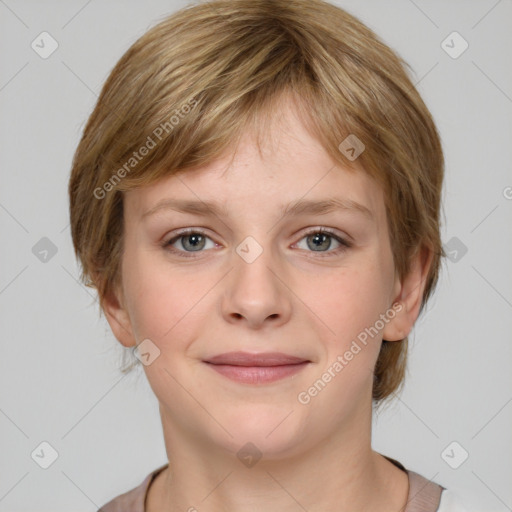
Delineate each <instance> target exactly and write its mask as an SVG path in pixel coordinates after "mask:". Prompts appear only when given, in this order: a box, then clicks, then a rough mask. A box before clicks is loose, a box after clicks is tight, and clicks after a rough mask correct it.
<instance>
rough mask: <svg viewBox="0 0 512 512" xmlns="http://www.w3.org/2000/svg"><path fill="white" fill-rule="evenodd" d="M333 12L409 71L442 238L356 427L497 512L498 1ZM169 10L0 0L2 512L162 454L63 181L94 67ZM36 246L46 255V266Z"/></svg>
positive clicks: (507, 505) (508, 298)
mask: <svg viewBox="0 0 512 512" xmlns="http://www.w3.org/2000/svg"><path fill="white" fill-rule="evenodd" d="M333 3H334V2H333ZM336 3H337V4H338V5H340V6H341V7H344V8H346V9H347V10H348V11H349V12H351V13H353V14H355V15H356V16H358V17H359V18H360V19H361V20H362V21H363V22H365V23H367V24H368V25H369V26H370V27H371V28H372V29H374V30H375V31H376V32H377V33H378V34H379V35H380V36H381V37H382V38H383V39H384V40H385V41H386V42H387V43H388V44H389V45H390V46H391V47H392V48H394V49H395V50H396V51H398V52H399V54H400V55H401V56H403V57H404V58H405V60H406V61H408V62H409V63H410V64H411V65H412V67H413V69H414V70H415V73H416V76H415V82H417V83H418V88H419V91H420V93H421V94H422V96H423V98H424V99H425V102H426V103H427V106H428V107H429V108H430V109H431V111H432V113H433V115H434V118H435V120H436V123H437V125H438V127H439V130H440V133H441V136H442V139H443V145H444V149H445V155H446V164H447V167H446V168H447V176H446V183H445V192H444V205H445V207H444V212H445V219H446V220H445V223H444V225H443V238H444V241H445V242H446V243H447V244H448V248H449V249H450V250H453V249H455V250H457V251H458V252H457V260H456V261H449V260H447V262H446V264H445V266H444V269H443V273H442V276H441V283H440V285H439V287H438V289H437V292H436V294H435V296H434V297H433V300H432V301H431V302H430V305H429V307H428V308H427V310H426V311H425V313H424V314H423V316H422V317H421V319H420V320H419V321H418V323H417V326H416V328H415V333H414V336H413V337H412V342H411V353H410V359H409V375H408V380H407V383H406V386H405V390H404V392H403V394H402V395H401V396H400V398H399V399H398V400H396V401H395V402H394V404H393V405H391V406H390V407H388V408H387V409H385V410H383V411H382V412H381V413H379V414H378V415H377V416H376V417H375V423H374V448H375V449H376V450H378V451H380V452H381V453H384V454H386V455H389V456H391V457H394V458H396V459H398V460H400V461H401V462H402V463H403V464H404V465H405V466H406V467H408V468H409V469H412V470H414V471H417V472H419V473H421V474H423V475H424V476H426V477H427V478H432V479H434V480H435V481H437V482H439V483H441V484H443V485H444V486H446V487H448V488H450V489H452V490H453V491H454V492H456V493H458V494H461V495H462V497H463V500H464V502H466V503H467V504H468V505H470V504H472V505H473V506H474V507H475V508H476V509H480V510H486V511H505V510H512V486H511V485H510V483H511V482H512V466H511V464H510V460H512V441H511V436H510V433H511V432H512V429H511V426H512V425H511V424H512V404H511V402H512V385H511V384H512V372H511V371H510V364H511V362H512V343H511V331H512V314H511V313H512V271H511V266H510V261H511V253H512V229H510V227H511V222H510V221H511V213H512V200H511V199H510V198H511V197H512V189H511V188H507V187H512V173H511V161H512V149H511V146H512V121H511V119H512V116H511V114H512V71H511V62H510V52H511V49H512V48H511V46H512V44H511V43H512V36H511V34H512V31H511V30H510V29H511V21H510V20H512V2H511V1H510V0H500V1H496V0H479V1H476V0H474V1H462V0H460V1H454V0H451V1H440V0H438V1H429V2H427V1H420V0H416V1H414V2H413V1H412V0H393V1H387V2H382V1H377V0H374V1H369V0H365V1H360V2H358V1H356V0H351V1H349V0H346V1H345V0H343V1H341V0H340V1H338V2H336ZM183 5H185V2H181V1H163V0H151V1H148V2H135V1H133V0H131V1H123V2H121V1H120V0H118V1H114V0H107V1H103V2H100V1H99V0H92V1H89V2H86V1H68V2H57V1H46V2H36V1H16V0H0V51H1V61H0V112H1V116H0V173H1V177H0V180H1V181H0V184H1V187H0V227H1V234H2V243H1V246H0V254H1V265H0V319H1V344H2V356H1V358H0V433H1V436H0V449H1V455H0V511H1V512H3V511H28V510H35V509H36V508H37V510H39V511H41V512H43V511H52V512H56V511H61V510H62V511H64V510H77V511H78V510H81V511H95V510H96V509H97V508H98V507H99V506H100V505H102V504H104V503H105V502H106V501H108V500H109V499H111V498H112V497H113V496H115V495H118V494H120V493H121V492H124V491H126V490H128V489H130V488H132V487H134V486H135V485H138V484H139V483H140V482H141V481H142V479H143V478H144V477H145V476H146V475H147V474H148V473H149V472H150V471H152V470H153V469H155V468H156V467H157V466H159V465H161V464H164V463H165V462H166V460H167V459H166V454H165V448H164V444H163V438H162V431H161V426H160V418H159V416H158V407H157V401H156V398H155V397H154V396H153V393H152V391H151V389H150V388H149V385H148V384H147V382H146V380H145V376H144V374H143V372H142V370H141V369H140V367H139V368H138V369H137V371H136V373H134V374H132V375H130V376H123V375H122V374H121V373H120V372H119V371H118V369H117V366H118V364H119V358H120V355H121V352H122V350H123V349H122V348H121V346H120V344H118V342H117V341H116V340H115V339H114V337H113V335H112V334H111V332H110V330H109V328H108V325H107V323H106V321H105V320H104V319H103V318H101V317H99V316H98V307H97V303H96V302H95V297H96V296H95V294H94V293H93V292H92V291H91V290H89V289H86V288H85V287H83V286H82V285H81V284H80V283H79V282H78V281H77V278H78V267H77V265H76V262H75V259H74V255H73V251H72V246H71V239H70V231H69V224H68V202H67V181H68V175H69V170H70V164H71V159H72V156H73V153H74V150H75V147H76V144H77V143H78V140H79V137H80V134H81V130H82V129H83V126H84V123H85V121H86V119H87V117H88V115H89V113H90V112H91V110H92V108H93V105H94V103H95V101H96V99H97V95H98V93H99V91H100V88H101V85H102V84H103V82H104V80H105V79H106V77H107V75H108V73H109V71H110V70H111V69H112V67H113V66H114V64H115V63H116V62H117V60H118V59H119V58H120V57H121V55H122V54H123V53H124V51H125V50H126V49H127V48H128V46H129V45H130V44H131V43H132V42H133V41H135V39H137V38H138V37H139V36H141V35H142V34H143V33H144V32H145V31H146V30H147V29H148V28H149V27H150V26H153V25H154V24H155V23H156V22H157V21H158V20H160V19H162V18H163V17H164V16H165V15H167V14H170V13H171V12H173V11H175V10H176V9H178V8H179V7H181V6H183ZM43 31H47V32H49V33H50V34H51V35H52V37H53V38H54V39H55V40H56V41H57V42H58V45H59V46H58V49H57V50H56V51H55V52H54V53H53V54H52V55H51V56H50V57H48V58H47V59H43V58H41V57H40V56H39V55H38V54H37V53H36V52H35V51H34V50H33V49H32V48H31V43H32V41H33V40H36V41H37V37H38V35H39V34H40V33H41V32H43ZM453 31H457V32H459V33H460V34H461V36H462V37H463V38H464V39H465V40H466V41H467V42H468V43H469V48H468V49H467V50H466V51H465V52H464V53H462V55H460V56H459V57H458V58H456V59H454V58H452V57H451V56H449V55H448V54H447V53H446V52H445V50H444V49H443V47H442V46H441V43H442V41H443V40H445V39H446V37H447V36H448V35H449V34H451V33H452V32H453ZM448 41H450V40H448ZM449 44H450V45H451V46H454V50H457V49H460V48H461V46H460V41H458V42H457V41H455V42H454V43H451V42H449ZM43 237H47V238H48V239H49V240H51V242H52V244H54V245H55V248H56V250H57V252H56V253H55V254H54V255H52V253H51V252H49V253H48V255H47V256H46V259H47V261H46V262H44V261H41V260H40V259H39V257H42V253H38V252H37V249H39V250H41V247H40V246H36V244H37V243H38V242H39V241H40V239H41V238H43ZM453 237H456V239H457V240H455V241H454V240H453ZM450 240H451V241H450ZM39 243H40V244H43V248H44V244H48V242H47V241H43V242H39ZM457 244H458V248H457ZM461 244H464V246H465V247H466V248H467V253H466V254H463V252H462V251H461V250H460V248H461V247H462V245H461ZM34 246H36V249H34V251H35V252H36V254H34V253H33V247H34ZM37 254H39V257H37ZM454 255H455V253H454ZM43 441H46V442H48V443H50V445H51V446H53V447H54V449H55V450H56V451H57V452H58V458H57V460H56V461H55V462H54V463H53V464H52V465H51V466H50V467H49V468H48V469H42V468H41V467H40V466H39V465H38V464H36V462H35V460H34V459H36V457H35V456H34V459H33V458H32V457H31V454H32V453H33V452H34V450H36V449H37V448H38V447H39V445H40V443H41V442H43ZM453 441H456V442H457V443H459V445H460V446H461V447H462V448H463V449H464V450H466V451H467V452H468V453H469V457H468V459H467V460H466V461H465V462H464V463H463V464H462V465H460V467H458V468H457V469H452V468H451V467H450V466H449V465H448V464H447V463H446V462H445V460H444V459H443V458H442V456H441V454H442V452H443V451H444V450H445V448H446V447H447V446H448V445H449V444H450V443H452V442H453ZM36 451H37V450H36ZM48 453H49V452H48V451H46V452H45V456H47V455H48ZM448 453H449V454H450V456H451V459H450V460H451V461H453V460H455V461H457V460H458V459H460V456H461V453H462V452H461V448H459V447H456V449H455V450H454V451H453V452H451V451H450V450H448ZM445 459H446V456H445ZM452 463H453V462H452ZM333 477H334V476H333Z"/></svg>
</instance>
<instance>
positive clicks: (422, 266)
mask: <svg viewBox="0 0 512 512" xmlns="http://www.w3.org/2000/svg"><path fill="white" fill-rule="evenodd" d="M433 255H434V253H433V252H432V250H431V249H429V248H428V247H422V248H421V249H419V250H418V251H417V252H416V254H415V255H414V256H413V258H412V260H411V265H410V269H409V272H408V273H407V275H406V276H404V278H403V279H402V280H400V279H399V278H398V277H397V278H396V283H395V299H394V301H393V304H394V306H393V310H394V311H395V313H396V314H395V316H394V317H393V318H392V319H391V320H390V321H389V322H388V323H387V324H386V326H385V327H384V330H383V332H382V339H383V340H387V341H401V340H403V339H404V338H405V337H406V336H408V335H409V333H410V332H411V330H412V327H413V325H414V323H415V322H416V319H417V318H418V315H419V313H420V308H421V301H422V298H423V292H424V291H425V286H426V281H427V275H428V271H429V269H430V265H431V264H432V259H433Z"/></svg>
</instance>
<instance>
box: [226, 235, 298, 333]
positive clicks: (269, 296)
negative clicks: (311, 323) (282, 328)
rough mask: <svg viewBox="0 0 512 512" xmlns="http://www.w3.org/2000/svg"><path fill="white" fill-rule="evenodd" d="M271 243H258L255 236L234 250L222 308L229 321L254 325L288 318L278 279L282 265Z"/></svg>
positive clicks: (287, 305) (249, 237)
mask: <svg viewBox="0 0 512 512" xmlns="http://www.w3.org/2000/svg"><path fill="white" fill-rule="evenodd" d="M259 238H260V239H263V238H264V235H261V236H260V237H259ZM270 239H271V238H270V237H266V238H265V240H266V241H267V242H264V241H263V240H262V243H260V242H259V241H258V240H256V238H255V237H254V236H247V237H246V238H245V239H243V240H242V242H240V243H239V244H238V246H236V247H235V251H234V253H233V256H232V257H233V266H234V268H233V270H232V272H230V277H229V278H228V282H229V285H228V290H227V293H226V302H225V304H224V313H225V314H226V315H228V316H229V317H230V318H233V317H236V318H239V317H240V316H242V317H244V318H245V319H246V320H247V321H248V322H249V323H250V324H251V325H257V324H259V323H261V322H264V321H265V319H266V318H269V317H270V318H281V319H282V320H283V319H284V318H285V317H286V316H287V315H288V314H289V309H290V304H289V298H288V297H287V294H286V286H284V285H283V283H282V282H281V281H282V278H280V276H279V273H280V270H279V269H280V268H281V265H280V264H279V261H278V258H277V257H275V254H274V251H273V250H272V247H271V246H270V241H269V240H270ZM264 244H265V245H264Z"/></svg>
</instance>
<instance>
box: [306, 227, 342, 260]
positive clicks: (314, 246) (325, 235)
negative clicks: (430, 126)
mask: <svg viewBox="0 0 512 512" xmlns="http://www.w3.org/2000/svg"><path fill="white" fill-rule="evenodd" d="M302 240H306V246H307V249H306V250H308V249H310V250H311V252H316V253H327V254H326V255H325V256H332V255H337V254H340V253H341V252H343V251H345V250H347V249H348V248H349V247H351V244H350V243H349V242H347V241H346V240H344V239H343V238H341V237H339V236H337V235H336V234H335V233H334V232H333V231H331V230H330V229H327V228H315V229H314V230H311V231H309V232H308V233H306V234H305V236H304V237H303V238H302V239H301V241H302ZM333 240H334V241H335V244H338V247H337V248H335V249H334V250H331V251H329V249H331V247H332V241H333ZM299 248H301V249H302V247H299ZM325 256H324V255H323V254H321V255H320V257H325Z"/></svg>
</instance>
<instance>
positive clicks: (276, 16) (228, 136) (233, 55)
mask: <svg viewBox="0 0 512 512" xmlns="http://www.w3.org/2000/svg"><path fill="white" fill-rule="evenodd" d="M406 67H409V66H408V64H407V63H406V62H404V61H403V60H402V59H401V58H400V57H399V56H397V55H396V54H395V53H394V52H393V51H392V50H391V49H390V48H389V47H388V46H387V45H385V44H384V43H383V42H382V41H381V40H380V39H379V38H378V37H377V36H376V35H375V34H374V33H373V32H372V31H371V30H370V29H369V28H368V27H366V26H365V25H364V24H362V23H361V22H360V21H359V20H357V19H356V18H355V17H354V16H352V15H350V14H349V13H347V12H346V11H344V10H342V9H340V8H338V7H336V6H334V5H331V4H329V3H326V2H324V1H321V0H214V1H211V2H207V3H201V4H198V5H194V6H189V7H186V8H184V9H182V10H180V11H178V12H176V13H175V14H173V15H172V16H170V17H168V18H166V19H164V20H163V21H162V22H160V23H159V24H157V25H156V26H154V27H153V28H152V29H150V30H149V31H148V32H147V33H146V34H144V35H143V36H142V37H141V38H140V39H138V40H137V41H136V42H135V43H134V44H133V45H132V46H131V47H130V48H129V49H128V51H127V52H126V53H125V54H124V55H123V56H122V57H121V59H120V60H119V62H118V63H117V64H116V66H115V67H114V69H113V70H112V72H111V73H110V75H109V77H108V79H107V81H106V82H105V84H104V86H103V89H102V91H101V94H100V96H99V99H98V102H97V104H96V107H95V108H94V111H93V112H92V114H91V116H90V118H89V120H88V122H87V125H86V127H85V129H84V132H83V135H82V138H81V140H80V143H79V145H78V147H77V150H76V153H75V155H74V159H73V166H72V171H71V177H70V182H69V198H70V217H71V233H72V237H73V244H74V248H75V252H76V255H77V257H78V259H79V260H80V262H81V265H82V275H81V277H82V280H83V281H84V282H85V283H86V284H87V285H88V286H93V287H95V288H97V290H98V295H99V299H100V306H101V309H102V308H103V305H104V298H105V296H106V295H107V294H109V293H111V292H112V290H114V289H115V287H116V286H117V285H118V284H119V282H120V277H121V276H120V262H121V255H122V250H123V236H122V235H123V192H124V191H126V190H129V189H133V188H136V187H142V186H144V185H148V184H151V183H153V182H155V181H157V180H159V179H160V178H163V177H164V176H169V175H172V174H173V173H176V172H177V171H183V170H189V171H192V170H193V169H194V168H198V167H200V166H202V165H205V164H208V163H210V162H212V161H214V160H215V159H216V158H218V157H219V156H220V155H222V154H223V153H224V152H225V151H226V149H228V148H230V147H231V146H232V144H234V143H236V142H237V141H238V140H239V136H240V134H241V133H243V132H244V130H245V129H247V128H248V127H249V126H250V127H252V128H256V129H257V131H258V133H265V130H264V127H265V126H266V123H267V121H268V120H270V119H272V113H273V112H275V111H276V109H277V107H278V104H279V99H280V98H281V97H282V95H283V94H285V93H287V94H289V95H290V97H292V98H293V101H294V104H295V105H296V107H297V109H298V111H299V115H300V118H301V119H302V120H304V123H306V125H307V127H308V129H309V130H310V131H311V133H312V134H313V135H314V136H315V137H316V138H317V139H318V140H319V141H320V142H321V144H322V145H323V147H324V148H325V150H326V151H327V152H328V154H329V155H330V156H331V157H332V158H333V159H334V161H336V162H339V163H341V164H342V165H344V166H345V167H348V168H355V164H356V162H357V165H360V166H362V167H363V169H364V171H365V172H367V173H369V174H370V175H371V176H372V177H374V178H375V179H376V180H377V182H378V183H379V184H380V185H381V186H382V187H383V190H384V193H385V203H386V211H387V217H388V224H389V231H390V241H391V247H392V250H393V256H394V263H395V267H396V270H397V272H398V274H399V275H400V276H401V277H403V276H405V275H406V274H407V272H408V270H409V262H410V261H411V258H412V256H413V255H414V254H415V253H416V251H417V250H418V249H419V248H421V247H428V248H429V249H430V250H431V251H432V253H433V261H432V264H431V267H430V270H429V273H428V277H427V281H426V287H425V291H424V294H423V301H422V307H423V305H424V304H425V302H426V300H427V299H428V297H429V295H430V294H431V292H432V291H433V288H434V286H435V284H436V281H437V279H438V272H439V266H440V258H441V256H443V250H442V245H441V240H440V233H439V231H440V229H439V216H440V200H441V188H442V180H443V172H444V161H443V154H442V148H441V142H440V138H439V135H438V133H437V130H436V127H435V125H434V122H433V120H432V117H431V114H430V112H429V111H428V109H427V107H426V106H425V104H424V102H423V101H422V99H421V97H420V95H419V94H418V92H417V90H416V89H415V87H414V84H413V83H412V82H411V80H410V78H409V77H408V74H407V72H406V70H405V68H406ZM349 135H351V136H355V137H357V139H359V140H360V141H362V142H363V144H364V146H365V150H364V151H363V152H362V153H361V154H360V155H359V157H358V158H357V161H352V159H350V158H348V157H347V155H346V154H345V153H344V152H342V151H340V149H339V146H340V143H341V142H342V141H344V140H345V139H346V138H347V136H349ZM258 140H259V139H258ZM144 148H145V149H144ZM406 352H407V338H405V339H404V340H402V341H401V342H388V341H385V340H384V341H383V343H382V347H381V351H380V354H379V358H378V361H377V364H376V367H375V372H374V386H373V399H374V400H375V401H380V400H383V399H384V398H386V397H388V396H390V395H391V394H392V393H394V392H395V391H397V390H398V389H399V387H400V385H401V383H402V381H403V378H404V373H405V367H406Z"/></svg>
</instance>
